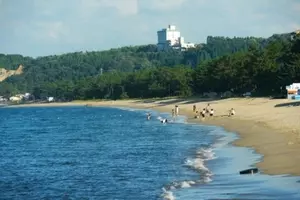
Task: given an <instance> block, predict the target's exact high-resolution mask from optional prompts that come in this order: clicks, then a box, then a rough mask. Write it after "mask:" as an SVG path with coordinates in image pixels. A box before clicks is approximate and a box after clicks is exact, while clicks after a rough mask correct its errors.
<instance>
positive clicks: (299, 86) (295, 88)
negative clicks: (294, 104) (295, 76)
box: [285, 83, 300, 100]
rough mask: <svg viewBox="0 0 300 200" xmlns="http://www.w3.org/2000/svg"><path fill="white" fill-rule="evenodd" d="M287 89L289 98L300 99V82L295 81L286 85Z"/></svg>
mask: <svg viewBox="0 0 300 200" xmlns="http://www.w3.org/2000/svg"><path fill="white" fill-rule="evenodd" d="M285 88H286V90H287V98H288V99H295V100H300V83H293V84H291V85H288V86H286V87H285Z"/></svg>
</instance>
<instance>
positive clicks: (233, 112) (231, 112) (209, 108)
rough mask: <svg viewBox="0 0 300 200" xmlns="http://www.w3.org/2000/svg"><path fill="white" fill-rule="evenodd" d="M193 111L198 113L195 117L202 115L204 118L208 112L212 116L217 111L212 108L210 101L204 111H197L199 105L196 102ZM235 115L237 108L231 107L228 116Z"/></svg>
mask: <svg viewBox="0 0 300 200" xmlns="http://www.w3.org/2000/svg"><path fill="white" fill-rule="evenodd" d="M193 112H194V113H196V115H195V118H199V117H200V115H201V116H202V118H205V116H206V114H208V115H209V116H210V117H213V116H214V113H215V110H214V109H213V108H211V107H210V104H209V103H208V104H207V106H206V108H203V109H202V111H201V112H200V111H197V107H196V105H195V104H194V105H193ZM199 113H200V115H199ZM233 115H235V110H234V109H233V108H231V109H230V110H229V113H228V117H230V116H233Z"/></svg>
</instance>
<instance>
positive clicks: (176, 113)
mask: <svg viewBox="0 0 300 200" xmlns="http://www.w3.org/2000/svg"><path fill="white" fill-rule="evenodd" d="M175 115H176V116H178V115H179V107H178V105H175Z"/></svg>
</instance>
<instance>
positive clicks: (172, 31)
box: [157, 25, 195, 50]
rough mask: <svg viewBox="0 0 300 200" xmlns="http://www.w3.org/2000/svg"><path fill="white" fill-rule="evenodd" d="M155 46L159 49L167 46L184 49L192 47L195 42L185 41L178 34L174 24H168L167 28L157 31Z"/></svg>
mask: <svg viewBox="0 0 300 200" xmlns="http://www.w3.org/2000/svg"><path fill="white" fill-rule="evenodd" d="M157 47H158V49H159V50H165V49H169V48H175V49H181V50H184V49H187V48H194V47H195V44H193V43H185V42H184V38H183V37H181V35H180V32H179V31H178V30H176V26H174V25H169V26H168V28H164V29H162V30H160V31H157Z"/></svg>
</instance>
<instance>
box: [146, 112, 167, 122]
mask: <svg viewBox="0 0 300 200" xmlns="http://www.w3.org/2000/svg"><path fill="white" fill-rule="evenodd" d="M150 119H151V113H147V120H150ZM159 119H160V122H161V123H163V124H165V123H168V119H166V118H159Z"/></svg>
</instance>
